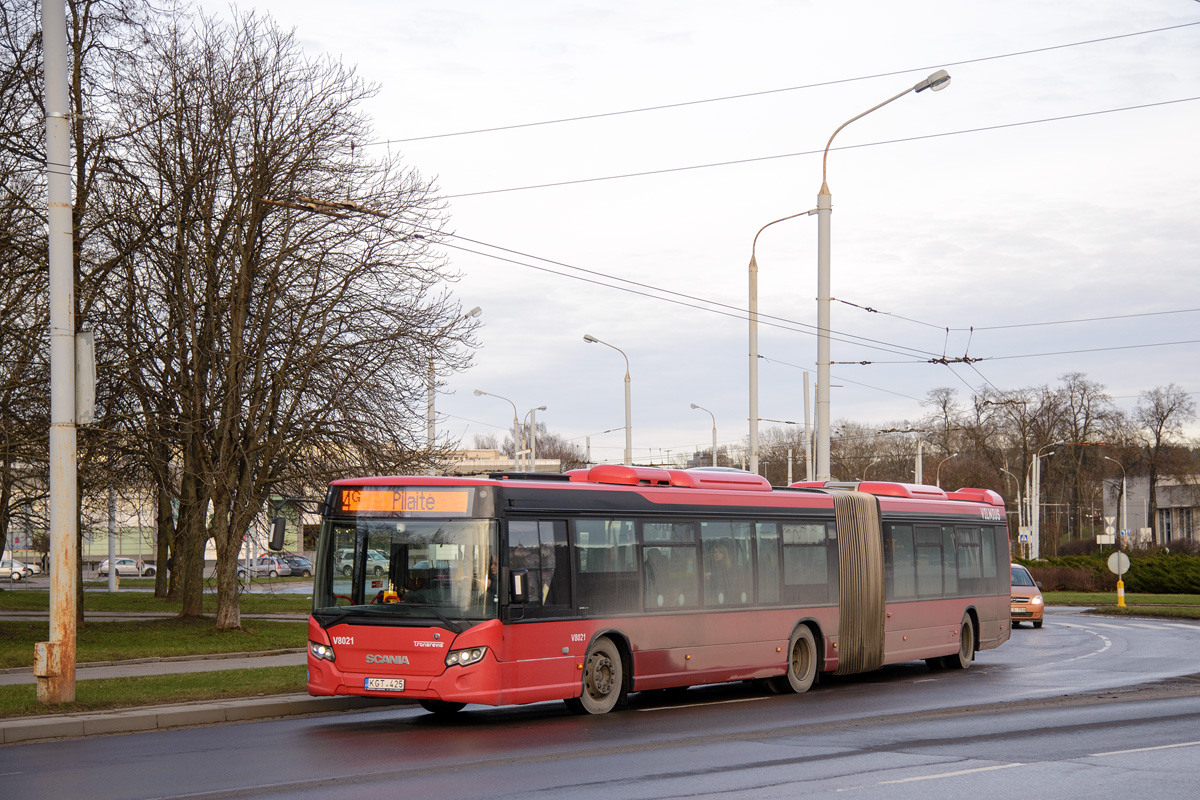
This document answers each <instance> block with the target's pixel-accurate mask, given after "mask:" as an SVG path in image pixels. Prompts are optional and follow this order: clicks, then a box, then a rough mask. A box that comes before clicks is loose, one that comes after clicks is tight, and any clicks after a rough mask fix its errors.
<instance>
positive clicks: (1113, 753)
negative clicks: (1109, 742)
mask: <svg viewBox="0 0 1200 800" xmlns="http://www.w3.org/2000/svg"><path fill="white" fill-rule="evenodd" d="M1197 746H1200V742H1180V743H1179V744H1160V745H1158V746H1157V747H1135V748H1133V749H1132V750H1109V751H1108V752H1107V753H1088V755H1089V756H1091V757H1092V758H1099V757H1100V756H1123V755H1125V754H1126V753H1148V752H1150V751H1151V750H1173V749H1175V748H1176V747H1197Z"/></svg>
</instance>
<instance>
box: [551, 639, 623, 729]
mask: <svg viewBox="0 0 1200 800" xmlns="http://www.w3.org/2000/svg"><path fill="white" fill-rule="evenodd" d="M624 695H625V668H624V665H623V664H622V663H621V652H620V651H619V650H618V649H617V646H616V645H615V644H613V641H612V639H609V638H608V637H607V636H601V637H600V638H598V639H596V641H594V642H592V646H591V647H589V648H588V652H587V656H586V657H585V658H584V661H583V691H582V693H580V695H579V697H572V698H569V699H567V700H566V701H564V702H566V704H567V708H569V709H571V711H573V712H575V713H576V714H607V713H608V712H609V711H612V710H613V708H615V707H616V705H617V703H618V702H620V701H621V698H622V697H624Z"/></svg>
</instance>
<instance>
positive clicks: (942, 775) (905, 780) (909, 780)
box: [875, 763, 1027, 786]
mask: <svg viewBox="0 0 1200 800" xmlns="http://www.w3.org/2000/svg"><path fill="white" fill-rule="evenodd" d="M1024 766H1027V765H1026V764H1024V763H1019V764H997V765H996V766H994V767H975V768H974V769H960V770H955V771H954V772H939V773H937V774H936V775H918V776H917V777H915V778H897V779H896V780H893V781H880V782H879V783H877V784H875V785H876V786H888V785H890V784H893V783H915V782H916V781H938V780H941V779H942V778H957V777H958V776H959V775H972V774H974V773H976V772H994V771H996V770H998V769H1010V768H1011V767H1024Z"/></svg>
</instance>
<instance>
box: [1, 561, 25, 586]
mask: <svg viewBox="0 0 1200 800" xmlns="http://www.w3.org/2000/svg"><path fill="white" fill-rule="evenodd" d="M32 575H33V570H31V569H30V568H29V566H28V565H26V564H22V563H21V562H20V561H13V560H12V559H11V558H6V559H4V560H3V561H0V580H3V579H5V578H8V579H10V580H14V581H22V580H25V579H26V578H29V577H31V576H32Z"/></svg>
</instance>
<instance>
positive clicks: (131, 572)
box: [96, 558, 155, 578]
mask: <svg viewBox="0 0 1200 800" xmlns="http://www.w3.org/2000/svg"><path fill="white" fill-rule="evenodd" d="M114 571H115V572H116V573H117V577H118V578H121V577H125V578H128V577H136V576H138V575H153V574H154V573H155V569H154V565H153V564H143V563H142V562H140V561H138V560H137V559H134V558H118V559H117V565H116V567H114ZM96 574H97V575H98V576H100V577H101V578H107V577H108V559H107V558H106V559H104V560H103V561H101V562H100V566H99V567H97V569H96Z"/></svg>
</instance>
